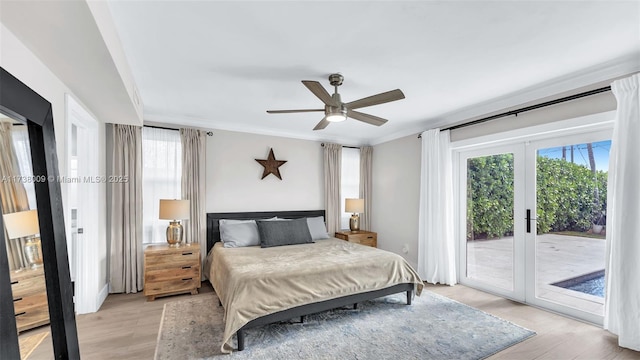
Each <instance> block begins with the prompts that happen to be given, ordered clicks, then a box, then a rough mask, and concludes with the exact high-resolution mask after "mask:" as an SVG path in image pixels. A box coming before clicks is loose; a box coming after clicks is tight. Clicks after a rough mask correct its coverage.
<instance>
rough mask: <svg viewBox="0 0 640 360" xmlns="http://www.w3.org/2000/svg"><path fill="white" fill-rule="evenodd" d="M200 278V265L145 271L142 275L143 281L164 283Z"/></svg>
mask: <svg viewBox="0 0 640 360" xmlns="http://www.w3.org/2000/svg"><path fill="white" fill-rule="evenodd" d="M199 276H200V265H184V266H181V267H175V268H174V267H172V268H169V269H158V270H147V272H146V273H145V275H144V278H145V281H148V282H155V281H166V280H176V279H186V278H196V277H199Z"/></svg>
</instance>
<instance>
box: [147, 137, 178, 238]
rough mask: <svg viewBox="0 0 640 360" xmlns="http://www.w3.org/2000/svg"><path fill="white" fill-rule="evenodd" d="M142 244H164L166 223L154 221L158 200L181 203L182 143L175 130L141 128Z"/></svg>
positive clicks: (156, 214)
mask: <svg viewBox="0 0 640 360" xmlns="http://www.w3.org/2000/svg"><path fill="white" fill-rule="evenodd" d="M142 164H143V169H142V183H143V188H142V201H143V205H142V208H143V212H144V215H143V242H144V243H145V244H149V243H166V242H167V235H166V231H167V226H168V225H169V221H168V220H160V219H159V218H158V214H159V207H160V199H182V196H181V194H182V191H181V179H182V143H181V140H180V132H179V131H176V130H167V129H156V128H150V127H144V128H142Z"/></svg>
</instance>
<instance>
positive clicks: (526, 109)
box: [418, 86, 611, 138]
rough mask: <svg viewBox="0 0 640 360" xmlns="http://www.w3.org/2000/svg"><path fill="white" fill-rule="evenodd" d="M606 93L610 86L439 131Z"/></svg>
mask: <svg viewBox="0 0 640 360" xmlns="http://www.w3.org/2000/svg"><path fill="white" fill-rule="evenodd" d="M607 91H611V86H605V87H602V88H599V89H594V90H589V91H585V92H581V93H578V94H575V95H570V96H565V97H562V98H559V99H555V100H550V101H546V102H543V103H540V104H536V105H531V106H527V107H523V108H520V109H516V110H511V111H507V112H503V113H500V114H496V115H491V116H487V117H485V118H482V119H478V120H473V121H469V122H466V123H462V124H458V125H453V126H449V127H446V128H444V129H441V130H442V131H444V130H455V129H460V128H463V127H467V126H471V125H477V124H481V123H484V122H487V121H491V120H495V119H499V118H503V117H507V116H511V115H515V116H516V117H517V116H518V114H520V113H523V112H526V111H531V110H536V109H540V108H543V107H547V106H551V105H556V104H560V103H563V102H567V101H571V100H576V99H580V98H583V97H587V96H591V95H596V94H600V93H603V92H607ZM421 137H422V134H419V135H418V138H421Z"/></svg>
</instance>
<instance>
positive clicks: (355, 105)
mask: <svg viewBox="0 0 640 360" xmlns="http://www.w3.org/2000/svg"><path fill="white" fill-rule="evenodd" d="M402 99H404V94H403V93H402V91H401V90H400V89H395V90H391V91H387V92H383V93H380V94H377V95H372V96H369V97H366V98H362V99H360V100H356V101H352V102H350V103H347V104H345V106H346V107H347V108H348V109H359V108H363V107H365V106H372V105H378V104H384V103H388V102H391V101H396V100H402Z"/></svg>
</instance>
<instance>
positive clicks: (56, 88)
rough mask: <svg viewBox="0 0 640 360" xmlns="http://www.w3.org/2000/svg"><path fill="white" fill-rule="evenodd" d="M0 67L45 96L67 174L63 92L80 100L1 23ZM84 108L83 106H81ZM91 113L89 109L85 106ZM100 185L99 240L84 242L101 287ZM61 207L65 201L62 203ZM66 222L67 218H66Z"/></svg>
mask: <svg viewBox="0 0 640 360" xmlns="http://www.w3.org/2000/svg"><path fill="white" fill-rule="evenodd" d="M0 39H1V41H0V66H2V67H3V68H4V69H5V70H7V71H8V72H9V73H11V74H12V75H13V76H15V77H16V78H18V79H19V80H20V81H22V82H23V83H25V84H26V85H27V86H29V87H30V88H31V89H33V90H34V91H35V92H37V93H38V94H40V96H42V97H44V98H45V99H46V100H47V101H49V102H50V103H51V106H52V109H53V119H54V127H55V136H56V151H57V156H58V169H59V172H60V175H67V159H66V154H67V146H66V144H67V139H66V134H67V129H66V126H67V121H66V108H65V94H70V95H71V96H73V97H74V98H75V99H76V100H78V102H79V103H81V104H82V102H81V101H80V99H78V97H77V96H75V95H74V94H73V93H72V92H71V91H70V90H69V88H68V87H67V86H66V85H65V84H64V83H63V82H62V81H61V80H60V79H59V78H58V77H57V76H56V75H55V74H54V73H53V72H51V70H50V69H49V68H48V67H47V66H46V65H45V64H44V63H42V62H41V61H40V60H39V59H38V58H37V57H36V56H35V55H34V54H33V52H31V51H30V50H29V49H28V48H27V47H26V46H24V44H23V43H22V42H21V41H20V40H19V39H18V38H16V37H15V36H14V34H13V33H11V31H9V30H8V29H7V28H6V27H5V26H4V25H2V24H0ZM84 107H85V109H86V106H84ZM87 110H88V111H89V113H91V114H92V112H91V111H90V109H87ZM98 120H99V124H98V136H99V143H98V144H96V146H97V147H98V152H99V153H98V156H99V159H100V160H101V161H100V162H99V164H98V172H99V173H98V174H95V175H104V174H105V163H104V159H105V140H104V139H105V126H104V121H100V119H98ZM95 186H99V187H100V189H99V191H98V193H99V195H100V197H99V198H98V199H95V200H96V201H97V203H98V209H99V214H98V216H99V228H98V234H99V238H98V239H87V241H93V242H94V245H95V246H96V247H97V248H98V249H99V251H98V256H99V258H98V259H97V261H96V268H95V271H96V278H97V279H99V283H98V284H97V288H98V289H102V288H103V287H104V286H105V285H106V284H107V274H106V272H107V269H106V257H107V248H106V235H105V234H106V216H105V213H106V195H105V185H104V184H95ZM60 188H61V191H62V197H63V201H65V200H66V186H65V184H64V183H62V184H60ZM63 206H64V204H63ZM66 221H69V219H66Z"/></svg>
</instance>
